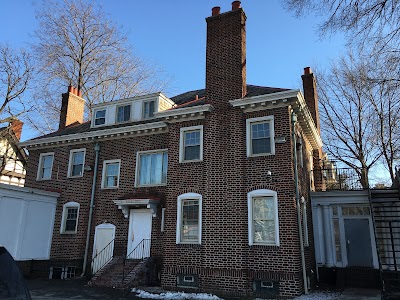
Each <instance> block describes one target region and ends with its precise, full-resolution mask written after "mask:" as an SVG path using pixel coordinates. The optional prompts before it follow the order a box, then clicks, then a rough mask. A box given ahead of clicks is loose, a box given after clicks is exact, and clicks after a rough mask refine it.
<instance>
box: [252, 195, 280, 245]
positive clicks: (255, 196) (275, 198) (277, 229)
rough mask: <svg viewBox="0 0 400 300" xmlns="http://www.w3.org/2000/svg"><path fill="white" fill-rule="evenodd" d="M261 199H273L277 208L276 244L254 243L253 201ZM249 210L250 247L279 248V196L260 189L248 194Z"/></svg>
mask: <svg viewBox="0 0 400 300" xmlns="http://www.w3.org/2000/svg"><path fill="white" fill-rule="evenodd" d="M260 197H272V198H273V201H274V207H275V215H274V217H275V242H254V220H253V199H254V198H260ZM247 208H248V236H249V246H253V245H263V246H279V245H280V243H279V218H278V196H277V193H276V192H275V191H272V190H267V189H260V190H254V191H251V192H249V193H247Z"/></svg>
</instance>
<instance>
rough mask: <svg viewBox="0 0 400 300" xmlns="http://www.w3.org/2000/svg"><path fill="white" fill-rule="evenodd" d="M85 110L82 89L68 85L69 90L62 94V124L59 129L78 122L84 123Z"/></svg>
mask: <svg viewBox="0 0 400 300" xmlns="http://www.w3.org/2000/svg"><path fill="white" fill-rule="evenodd" d="M84 110H85V100H84V99H83V98H82V91H80V90H78V89H76V88H74V87H73V86H69V87H68V92H67V93H65V94H62V104H61V112H60V124H59V126H58V130H61V129H64V128H65V127H67V126H69V125H71V124H73V123H75V122H78V123H83V113H84Z"/></svg>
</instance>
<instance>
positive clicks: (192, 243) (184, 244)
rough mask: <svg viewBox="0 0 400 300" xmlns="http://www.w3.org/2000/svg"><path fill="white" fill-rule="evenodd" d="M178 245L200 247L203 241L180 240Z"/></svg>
mask: <svg viewBox="0 0 400 300" xmlns="http://www.w3.org/2000/svg"><path fill="white" fill-rule="evenodd" d="M176 245H177V246H197V247H200V246H201V243H199V242H178V243H176Z"/></svg>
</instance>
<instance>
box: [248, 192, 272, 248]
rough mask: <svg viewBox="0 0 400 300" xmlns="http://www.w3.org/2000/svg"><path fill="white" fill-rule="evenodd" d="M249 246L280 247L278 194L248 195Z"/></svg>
mask: <svg viewBox="0 0 400 300" xmlns="http://www.w3.org/2000/svg"><path fill="white" fill-rule="evenodd" d="M248 205H249V245H254V244H255V245H271V246H279V226H278V207H277V205H278V202H277V197H276V192H274V191H270V190H256V191H252V192H250V193H248Z"/></svg>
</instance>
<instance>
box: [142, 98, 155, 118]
mask: <svg viewBox="0 0 400 300" xmlns="http://www.w3.org/2000/svg"><path fill="white" fill-rule="evenodd" d="M154 107H155V102H154V101H145V102H144V103H143V119H146V118H152V117H154Z"/></svg>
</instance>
